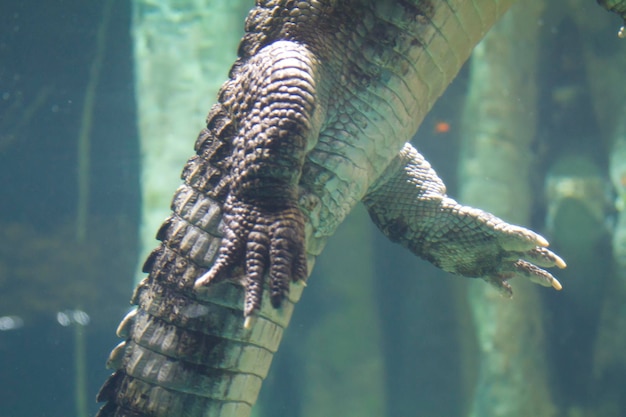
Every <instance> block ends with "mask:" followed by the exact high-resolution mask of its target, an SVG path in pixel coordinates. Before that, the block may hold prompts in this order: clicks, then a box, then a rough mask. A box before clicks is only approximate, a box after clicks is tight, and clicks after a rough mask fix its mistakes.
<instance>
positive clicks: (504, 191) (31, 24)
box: [0, 0, 626, 417]
mask: <svg viewBox="0 0 626 417" xmlns="http://www.w3.org/2000/svg"><path fill="white" fill-rule="evenodd" d="M201 3H202V2H200V1H196V2H192V1H188V2H186V1H182V0H179V1H171V2H167V1H165V0H163V1H154V2H151V1H147V0H144V1H139V0H137V1H135V2H134V3H132V4H131V3H129V2H126V1H123V0H103V1H100V2H85V1H81V0H63V1H60V2H39V3H38V2H29V1H25V2H9V1H4V2H0V181H1V182H0V187H1V188H0V191H1V193H0V417H69V416H75V417H85V416H89V415H94V414H95V413H96V411H97V409H98V408H99V405H98V404H96V402H95V395H96V393H97V392H98V389H99V388H100V386H101V385H102V383H103V382H104V381H105V380H106V378H107V377H108V375H109V374H110V373H111V371H110V370H107V369H106V368H105V363H106V360H107V357H108V355H109V352H110V351H111V349H112V348H113V347H114V346H115V345H117V344H118V343H119V339H118V338H117V337H116V336H115V329H116V327H117V325H118V323H119V322H120V320H121V319H122V318H123V317H124V316H125V314H126V313H127V312H128V311H129V309H130V305H129V302H128V300H129V299H130V296H131V293H132V290H133V287H134V286H135V283H136V282H137V280H138V279H141V274H139V273H138V272H137V271H138V269H139V266H140V265H141V264H142V262H143V258H144V257H145V254H146V253H147V252H149V251H150V250H151V249H152V248H153V247H156V245H157V242H156V240H154V236H155V234H156V230H157V228H158V223H159V222H160V221H162V220H163V219H164V218H165V217H166V216H167V213H168V211H169V200H170V199H171V195H172V193H173V191H174V188H175V187H176V184H177V183H178V182H179V178H180V171H181V170H182V167H183V164H184V163H185V160H186V158H187V157H188V156H190V155H192V153H193V145H194V142H195V139H196V134H197V131H198V130H199V129H200V128H201V127H202V123H203V120H204V116H205V114H206V112H207V111H208V110H209V108H210V106H211V104H212V103H213V102H214V101H215V94H216V92H217V88H219V85H220V84H221V83H222V81H223V80H225V79H226V77H227V74H228V68H229V66H230V65H231V63H232V61H233V59H234V57H235V54H236V43H237V39H239V37H240V36H241V34H242V30H243V18H244V16H245V13H246V11H247V10H248V9H249V8H250V7H251V6H252V1H232V2H228V1H225V2H222V1H217V0H215V1H210V0H207V2H206V6H204V7H205V8H204V9H202V8H201V6H200V4H201ZM595 3H596V2H595V1H593V0H568V1H566V0H559V1H558V2H557V1H556V0H555V1H551V0H546V1H545V2H541V1H539V0H533V1H530V0H529V1H527V2H524V5H522V6H524V7H525V8H526V10H527V11H528V10H529V11H532V13H531V12H529V13H526V14H525V13H524V12H523V11H520V10H519V9H520V8H519V7H516V8H515V10H513V11H512V13H511V15H510V16H508V17H507V18H506V19H505V21H504V22H503V25H502V26H501V27H499V28H497V29H495V30H496V31H501V32H497V33H499V37H498V38H497V39H495V37H494V39H495V40H488V41H486V43H485V46H484V48H483V49H481V50H480V54H477V56H476V57H474V58H472V61H471V62H470V63H468V64H467V65H465V67H464V68H463V69H462V71H461V73H460V74H459V76H458V77H457V79H456V80H455V81H454V82H453V84H452V85H451V86H450V87H449V88H448V90H447V91H446V93H445V95H444V96H443V97H442V98H441V99H440V101H439V102H438V103H437V104H436V106H435V108H434V109H433V110H432V112H431V113H430V114H429V116H428V117H427V119H426V120H425V121H424V122H423V124H422V126H421V128H420V130H419V132H418V133H417V135H416V136H415V138H414V140H413V143H414V144H415V145H416V146H417V147H418V149H419V150H420V152H421V153H422V154H424V155H425V156H426V158H427V159H428V160H429V161H430V162H431V164H432V165H433V166H434V168H435V169H436V170H437V172H438V173H439V175H440V176H441V177H442V178H443V179H444V181H445V182H446V185H447V186H448V193H449V194H450V195H451V196H453V197H454V198H456V199H458V200H459V201H461V202H462V203H466V204H471V205H473V206H476V207H480V208H483V209H486V210H489V211H492V212H494V213H496V214H497V215H499V216H501V217H503V218H505V219H506V220H508V221H511V222H516V223H521V224H523V225H525V226H528V227H530V228H532V229H533V230H535V231H537V232H539V233H541V234H542V235H543V236H545V237H546V238H547V239H548V240H549V241H550V242H551V249H552V250H554V251H555V252H556V253H558V254H559V255H560V256H562V257H563V258H564V259H565V260H566V261H567V263H568V268H567V269H565V270H558V271H553V273H554V274H555V275H556V276H557V277H558V279H559V281H560V282H561V283H562V284H563V287H564V288H563V290H562V291H560V292H556V291H554V290H552V289H549V288H541V287H539V286H535V285H532V284H530V283H529V282H523V281H520V282H517V281H515V282H512V285H513V288H514V292H515V296H514V297H513V299H511V300H505V299H502V298H501V297H499V296H498V295H497V294H496V293H495V291H493V290H491V289H490V288H489V287H488V286H487V284H486V283H484V282H482V281H481V280H467V279H463V278H459V277H455V276H452V275H450V274H447V273H445V272H442V271H441V270H439V269H437V268H435V267H433V266H432V265H430V264H429V263H427V262H425V261H422V260H420V259H417V258H415V257H414V256H413V255H412V254H411V253H409V252H408V251H406V250H405V249H403V248H401V247H400V246H397V245H395V244H392V243H390V242H389V241H387V240H386V238H385V237H384V236H383V235H382V234H381V233H380V232H379V231H378V230H376V228H375V227H374V225H373V224H371V221H370V219H369V218H368V216H367V213H366V212H365V211H364V210H363V209H362V208H361V207H358V208H357V209H355V211H354V212H353V213H352V214H351V215H350V216H349V218H348V219H347V220H346V222H345V223H344V224H343V225H342V226H341V227H340V229H339V230H338V232H337V233H336V235H335V236H333V238H332V239H331V240H330V241H329V243H328V246H327V247H326V249H325V252H324V253H323V254H322V255H321V256H320V258H319V259H318V261H317V263H316V266H315V270H314V272H313V274H312V276H311V278H310V279H309V281H308V282H309V284H308V287H307V289H306V291H305V292H304V296H303V298H302V301H300V303H299V304H298V305H297V308H296V310H295V313H294V316H293V318H292V319H291V324H290V325H289V328H288V329H287V331H286V332H285V336H284V338H283V341H282V343H281V346H280V349H279V351H278V353H277V354H276V355H275V357H274V360H273V363H272V367H271V370H270V373H269V375H268V377H267V379H266V380H265V382H264V385H263V388H262V390H261V394H260V397H259V400H258V403H257V406H256V407H255V409H254V411H253V415H255V416H257V417H264V416H274V417H276V416H290V417H308V416H311V417H314V416H341V417H349V416H352V415H354V416H359V417H366V416H372V417H374V416H376V417H411V416H419V417H465V416H473V417H489V416H494V417H495V416H500V417H528V416H529V415H535V416H540V417H592V416H595V417H623V416H626V307H625V306H626V273H624V271H625V270H626V269H625V268H626V238H624V236H626V225H625V223H626V216H623V213H624V205H625V203H624V202H625V201H626V112H625V110H626V78H625V77H626V73H625V72H624V68H626V40H622V39H619V38H617V36H616V33H617V29H618V28H619V25H620V22H619V19H617V18H616V17H615V16H612V15H610V14H608V13H606V11H604V10H602V9H601V8H599V7H598V6H597V5H596V4H595ZM157 4H161V5H165V4H167V7H157V6H156V5H157ZM227 5H228V7H227ZM518 6H520V5H518ZM164 10H166V11H167V13H164V16H163V20H160V19H161V17H160V16H159V13H163V11H164ZM168 13H169V15H168ZM204 19H215V21H217V22H220V23H221V24H222V25H223V27H222V26H217V24H215V25H214V26H213V27H210V26H211V25H212V24H208V23H205V22H206V21H208V20H206V21H205V20H204ZM524 19H526V20H524ZM151 22H152V23H154V26H149V25H148V23H151ZM155 22H156V23H155ZM164 22H168V24H165V23H164ZM234 22H238V23H234ZM529 22H530V23H529ZM507 25H508V26H507ZM516 25H517V26H516ZM155 28H156V29H155ZM198 28H206V29H207V30H210V29H211V30H214V31H215V32H217V33H222V35H220V37H219V38H214V37H207V36H208V35H206V34H204V32H202V31H201V30H200V29H198ZM231 29H232V30H231ZM526 30H528V32H524V31H526ZM144 31H151V32H149V33H148V34H146V33H147V32H144ZM169 31H178V32H176V35H175V36H169ZM507 31H508V32H507ZM226 32H228V33H229V35H227V34H226ZM506 33H509V34H511V33H512V34H513V35H510V36H508V37H507V36H506V35H503V34H506ZM159 36H162V39H160V38H159ZM222 36H223V37H222ZM176 41H179V42H180V44H178V45H176ZM489 42H496V43H489ZM497 42H502V43H497ZM507 42H508V43H507ZM494 45H495V46H498V47H500V48H504V49H497V48H496V47H495V46H494ZM503 45H504V46H503ZM490 46H491V48H490ZM493 50H496V51H500V52H497V53H494V52H492V51H493ZM151 51H152V53H151ZM207 51H210V52H207ZM502 51H508V52H513V53H510V54H509V53H508V52H506V53H503V52H502ZM142 54H145V55H142ZM176 54H180V55H176ZM194 54H195V55H194ZM194 56H197V59H192V57H194ZM505 57H506V59H505ZM490 60H493V61H490ZM496 61H497V62H504V64H506V65H508V67H506V66H504V65H503V67H502V68H499V67H498V66H497V65H495V64H494V62H496ZM487 73H488V74H489V75H488V76H487V77H486V78H487V79H488V82H487V85H485V84H484V82H485V81H484V78H485V77H482V78H481V76H484V75H485V74H487ZM200 83H206V84H200ZM499 83H502V84H499ZM501 85H505V86H506V87H501ZM490 87H491V88H492V89H491V90H490ZM494 88H495V90H494ZM475 103H495V104H492V105H491V107H489V108H487V109H486V110H484V109H481V108H479V107H480V105H478V104H475ZM503 103H516V104H515V105H511V106H509V105H507V104H503ZM520 103H521V104H520ZM483 110H484V111H483ZM174 111H176V112H179V113H175V114H174V113H173V112H174ZM183 116H184V118H183ZM477 132H478V133H477ZM485 132H487V133H488V134H490V135H493V136H494V137H493V138H492V140H491V141H490V142H489V143H488V145H487V146H486V147H483V145H484V143H482V142H480V141H477V140H476V138H478V137H482V136H481V135H483V136H484V135H485V134H487V133H485ZM494 132H495V133H494ZM158 136H163V137H164V138H163V139H164V140H165V141H161V138H160V137H158ZM167 140H169V141H170V142H169V144H168V142H167ZM174 148H176V150H174ZM159 158H165V159H159ZM151 164H152V165H151ZM483 168H484V169H485V170H483ZM487 168H489V169H487ZM490 169H491V171H490ZM148 176H150V178H148ZM157 194H158V195H157ZM142 219H143V220H142ZM530 413H533V414H530Z"/></svg>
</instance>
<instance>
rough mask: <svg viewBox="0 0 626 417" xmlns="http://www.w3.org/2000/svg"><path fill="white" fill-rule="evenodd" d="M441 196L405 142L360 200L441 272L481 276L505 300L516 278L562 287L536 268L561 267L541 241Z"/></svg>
mask: <svg viewBox="0 0 626 417" xmlns="http://www.w3.org/2000/svg"><path fill="white" fill-rule="evenodd" d="M445 192H446V189H445V186H444V184H443V182H442V181H441V179H440V178H439V177H438V176H437V174H436V173H435V171H434V170H433V169H432V168H431V167H430V164H429V163H428V162H427V161H426V160H425V159H424V157H423V156H422V155H420V154H419V153H418V152H417V150H415V148H413V147H412V146H411V145H410V144H406V145H405V146H404V148H403V149H402V151H401V152H400V154H399V155H398V157H397V158H396V159H395V160H394V161H393V162H392V164H391V165H390V166H389V168H388V169H387V171H386V172H385V173H383V175H382V177H381V178H380V179H379V181H378V182H377V183H376V184H374V185H373V186H372V188H371V189H370V190H369V191H368V193H367V194H366V196H365V198H364V199H363V202H364V203H365V205H366V207H367V209H368V211H369V213H370V216H371V217H372V219H373V221H374V223H376V225H377V226H378V227H379V228H380V229H381V230H382V231H383V233H385V235H387V236H388V237H389V238H390V239H391V240H393V241H395V242H398V243H400V244H402V245H403V246H406V247H407V248H408V249H410V250H411V251H412V252H413V253H415V254H416V255H418V256H420V257H422V258H424V259H426V260H428V261H430V262H431V263H433V264H434V265H436V266H438V267H439V268H441V269H443V270H444V271H448V272H451V273H455V274H459V275H463V276H466V277H480V278H483V279H484V280H485V281H487V282H489V283H491V284H493V285H494V286H495V287H496V288H498V289H499V290H500V291H501V292H502V293H503V294H504V295H507V296H510V295H511V293H512V291H511V287H510V285H509V284H508V283H507V281H508V280H509V279H511V278H513V277H516V276H521V277H525V278H527V279H529V280H530V281H532V282H535V283H537V284H540V285H543V286H548V287H549V286H552V287H554V288H555V289H561V284H560V283H559V282H558V281H557V280H556V278H554V277H553V276H552V275H551V274H550V273H549V272H547V271H545V270H543V269H542V268H540V267H551V266H558V267H561V268H563V267H565V262H563V260H562V259H561V258H559V257H558V256H557V255H556V254H554V253H553V252H551V251H550V250H548V249H547V248H546V246H547V245H548V242H547V241H546V240H545V239H544V238H543V237H541V236H539V235H537V234H536V233H534V232H532V231H530V230H528V229H525V228H523V227H519V226H514V225H511V224H508V223H506V222H505V221H503V220H501V219H499V218H497V217H496V216H493V215H491V214H489V213H486V212H484V211H482V210H478V209H475V208H471V207H467V206H462V205H460V204H458V203H457V202H456V201H454V200H452V199H451V198H449V197H447V196H446V194H445ZM535 264H536V265H539V266H540V267H538V266H536V265H535Z"/></svg>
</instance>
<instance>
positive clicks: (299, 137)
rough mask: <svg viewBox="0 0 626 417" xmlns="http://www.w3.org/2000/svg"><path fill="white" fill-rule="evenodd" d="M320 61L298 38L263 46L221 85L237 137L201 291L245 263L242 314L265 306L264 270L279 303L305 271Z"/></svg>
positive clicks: (273, 297)
mask: <svg viewBox="0 0 626 417" xmlns="http://www.w3.org/2000/svg"><path fill="white" fill-rule="evenodd" d="M316 78H317V77H316V75H315V58H314V57H313V56H312V55H311V54H309V53H308V51H307V49H306V48H305V47H303V46H300V45H298V44H296V43H294V42H288V41H279V42H274V43H273V44H271V45H268V46H267V47H265V48H264V49H262V50H260V51H259V52H258V53H257V54H256V55H255V56H253V57H252V58H251V59H250V61H249V62H247V63H246V64H245V65H244V66H243V67H242V68H241V70H240V71H239V73H238V74H237V75H235V76H234V77H233V79H231V81H230V82H229V83H227V84H226V85H225V86H224V87H223V88H222V93H221V96H222V97H221V101H222V102H223V103H224V105H225V107H226V108H228V109H229V110H230V112H231V113H232V117H233V119H234V120H235V123H236V125H237V129H238V131H237V132H235V136H234V138H233V141H232V147H233V151H232V155H231V157H230V172H229V174H228V175H229V182H230V184H229V186H230V189H229V194H228V198H227V199H226V202H225V204H224V208H223V210H224V239H223V242H222V244H221V246H220V250H219V255H218V257H217V259H216V261H215V263H214V264H213V266H212V267H211V268H210V269H209V270H208V271H207V272H206V273H205V274H204V275H202V276H201V277H200V278H198V280H197V281H196V284H195V288H196V289H202V288H203V287H206V286H207V285H210V284H211V283H212V282H219V281H221V280H223V279H227V278H231V276H232V272H233V269H234V268H235V267H237V266H239V265H242V264H244V265H245V271H244V275H245V286H246V299H245V308H244V314H245V316H246V317H248V316H250V315H252V314H253V312H254V311H255V310H257V309H258V308H259V306H260V302H261V294H262V288H263V279H264V276H265V274H266V273H267V274H268V275H269V283H270V288H271V291H270V295H271V301H272V304H273V305H274V306H275V307H279V306H280V304H281V302H282V300H283V299H284V297H285V295H286V294H287V292H288V290H289V285H290V282H291V281H297V280H299V279H302V280H303V279H305V278H306V275H307V268H306V259H305V247H304V239H305V236H304V217H303V215H302V213H301V211H300V209H299V207H298V204H297V186H298V181H299V179H300V174H301V171H302V165H303V163H304V156H305V151H306V148H307V145H310V143H309V142H311V141H312V138H316V137H317V131H318V130H319V129H318V128H317V127H316V126H315V124H314V111H315V107H316V87H315V85H316Z"/></svg>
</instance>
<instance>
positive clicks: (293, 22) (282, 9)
mask: <svg viewBox="0 0 626 417" xmlns="http://www.w3.org/2000/svg"><path fill="white" fill-rule="evenodd" d="M512 1H513V0H500V1H497V0H473V1H467V0H420V1H417V0H416V1H414V2H411V1H408V0H403V1H401V0H397V1H391V0H388V1H383V0H344V1H339V0H319V1H309V2H294V1H291V0H273V1H269V0H263V1H259V2H258V4H257V7H256V8H254V9H253V10H252V11H251V12H250V14H249V16H248V19H247V21H246V35H245V36H244V39H243V40H242V43H241V45H240V49H239V55H240V58H239V59H238V60H237V61H236V62H235V64H234V66H233V68H232V70H231V74H230V79H229V80H228V81H227V82H226V83H225V84H224V86H223V87H222V89H221V91H220V94H219V100H218V104H216V105H215V106H214V107H213V108H212V109H211V111H210V113H209V116H208V118H207V127H206V129H204V130H203V131H202V132H201V133H200V135H199V137H198V140H197V142H196V147H195V149H196V156H194V157H192V158H191V159H190V160H189V161H188V163H187V165H186V166H185V169H184V171H183V180H184V185H182V186H181V187H180V188H179V190H178V191H177V193H176V195H175V196H174V200H173V203H172V210H173V214H172V216H171V217H170V218H169V219H168V220H167V221H166V222H165V223H164V225H163V226H162V227H161V229H160V230H159V233H158V235H157V237H158V239H159V240H161V241H162V244H161V246H160V247H159V248H158V249H156V250H155V251H154V252H153V253H152V254H151V255H150V257H149V258H148V260H147V261H146V264H145V265H144V271H145V272H147V273H148V274H149V275H148V277H147V278H146V279H144V281H143V282H142V283H141V284H140V285H139V287H138V288H137V290H136V293H135V295H134V296H133V300H132V301H133V303H134V304H137V305H138V308H137V310H136V311H135V312H133V313H131V314H129V315H128V316H127V318H126V319H125V320H124V321H123V322H122V324H121V325H120V328H119V329H118V334H119V335H120V337H123V338H124V339H125V341H124V342H122V343H121V344H120V345H119V346H118V347H117V348H116V349H115V350H114V351H113V352H112V354H111V357H110V359H109V366H111V367H112V368H114V369H115V373H114V374H113V375H112V376H111V377H110V379H109V380H108V381H107V382H106V383H105V385H104V386H103V387H102V389H101V391H100V393H99V395H98V400H99V401H105V402H106V404H105V405H104V406H103V407H102V409H101V410H100V412H99V414H98V416H99V417H108V416H117V417H122V416H129V417H130V416H133V417H148V416H155V417H156V416H159V417H165V416H182V415H185V416H192V417H195V416H209V415H210V416H219V417H226V416H228V417H232V416H238V417H244V416H248V415H249V413H250V409H251V407H252V405H253V404H254V403H255V401H256V398H257V395H258V392H259V389H260V387H261V383H262V381H263V379H264V378H265V376H266V374H267V371H268V369H269V365H270V362H271V359H272V355H273V353H274V352H275V351H276V349H277V348H278V345H279V343H280V339H281V336H282V331H283V329H284V328H286V326H287V325H288V323H289V318H290V315H291V312H292V309H293V305H294V304H295V302H297V300H298V298H299V296H300V292H301V290H302V285H300V284H299V282H302V281H303V280H304V279H305V278H306V276H307V275H308V272H309V271H307V265H308V269H309V270H310V269H311V268H312V263H313V261H314V259H315V256H317V255H318V254H319V253H320V252H321V250H322V248H323V246H324V243H325V241H326V239H327V238H328V237H329V236H331V235H332V234H333V233H334V231H335V229H336V228H337V226H338V225H339V224H340V223H341V222H342V220H343V219H344V218H345V216H346V215H347V214H348V213H349V212H350V210H351V209H352V208H353V207H354V205H355V204H356V203H357V202H359V201H361V200H363V201H364V202H365V203H366V205H367V207H368V210H369V211H370V213H371V215H372V217H373V218H374V220H375V221H376V223H377V224H378V225H379V227H381V229H382V230H383V231H384V232H385V233H386V234H387V235H388V236H389V237H390V238H392V239H393V240H396V241H399V242H400V243H402V244H404V245H406V246H407V247H409V248H410V249H411V250H413V251H414V252H415V253H417V254H418V255H420V256H423V257H425V258H426V259H429V260H431V261H433V262H434V263H435V264H437V265H439V266H441V267H442V268H444V269H446V270H448V271H451V272H454V273H459V274H462V275H466V276H473V277H484V278H485V279H487V280H488V281H489V282H492V283H494V284H495V285H497V286H498V287H499V288H501V289H504V290H505V291H507V292H508V291H509V290H508V287H507V285H506V280H507V279H509V278H511V277H513V276H524V277H527V278H529V279H530V280H531V281H536V282H539V283H541V284H544V285H546V284H547V285H552V286H554V287H555V288H560V285H559V284H558V281H556V280H555V279H554V278H553V277H552V276H551V275H550V274H549V273H547V272H545V271H543V270H542V269H540V268H539V267H537V266H535V265H533V264H531V263H529V261H530V262H534V263H536V264H537V265H539V266H542V267H549V266H554V265H557V266H561V267H562V266H564V263H563V261H561V260H560V258H558V257H557V256H556V255H554V254H553V253H552V252H550V251H549V250H547V249H545V246H546V245H547V242H546V241H545V239H543V238H542V237H540V236H538V235H536V234H535V233H533V232H531V231H529V230H527V229H524V228H521V227H517V226H512V225H509V224H507V223H505V222H503V221H502V220H500V219H498V218H496V217H494V216H491V215H489V214H487V213H484V212H482V211H480V210H477V209H471V208H468V207H463V206H461V205H459V204H457V203H456V202H454V201H453V200H451V199H449V198H447V197H446V196H445V187H444V186H443V183H442V182H441V180H439V178H438V177H437V176H436V174H435V173H434V171H433V170H432V169H430V167H429V166H428V164H427V162H425V161H424V159H423V158H422V157H421V155H419V154H418V153H417V151H415V150H414V149H413V148H412V147H410V145H406V146H405V143H406V142H407V141H408V140H409V139H410V138H411V137H412V135H413V134H414V133H415V131H416V130H417V127H418V126H419V124H420V123H421V121H422V119H423V118H424V116H425V115H426V113H427V112H428V111H429V110H430V108H431V107H432V105H433V104H434V102H435V100H436V99H437V98H438V97H439V96H440V95H441V93H442V92H443V90H444V89H445V88H446V87H447V85H448V84H449V83H450V81H451V80H452V78H453V77H454V76H455V75H456V74H457V72H458V71H459V69H460V67H461V65H462V64H463V63H464V62H465V60H466V59H467V58H468V56H469V54H470V52H471V50H472V48H473V46H474V45H475V44H476V43H477V42H478V41H479V40H480V38H481V37H482V36H483V35H484V34H485V33H486V32H487V30H488V29H489V27H490V26H491V25H492V24H493V23H494V22H495V21H496V20H497V19H498V18H499V16H500V15H501V14H502V13H504V11H505V10H506V9H507V8H508V6H509V5H510V4H511V3H512ZM403 147H404V148H403ZM222 237H223V238H222ZM524 259H525V260H524ZM266 276H267V278H265V277H266ZM293 282H296V283H295V284H294V283H293ZM268 300H269V301H270V302H269V303H268V302H267V301H268ZM244 316H245V317H246V320H245V325H244V320H243V317H244Z"/></svg>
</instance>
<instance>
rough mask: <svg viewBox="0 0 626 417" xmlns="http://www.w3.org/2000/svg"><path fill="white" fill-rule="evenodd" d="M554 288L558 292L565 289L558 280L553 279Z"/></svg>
mask: <svg viewBox="0 0 626 417" xmlns="http://www.w3.org/2000/svg"><path fill="white" fill-rule="evenodd" d="M552 288H554V289H555V290H557V291H561V290H562V289H563V286H562V285H561V283H560V282H559V280H558V279H556V278H554V277H552Z"/></svg>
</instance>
